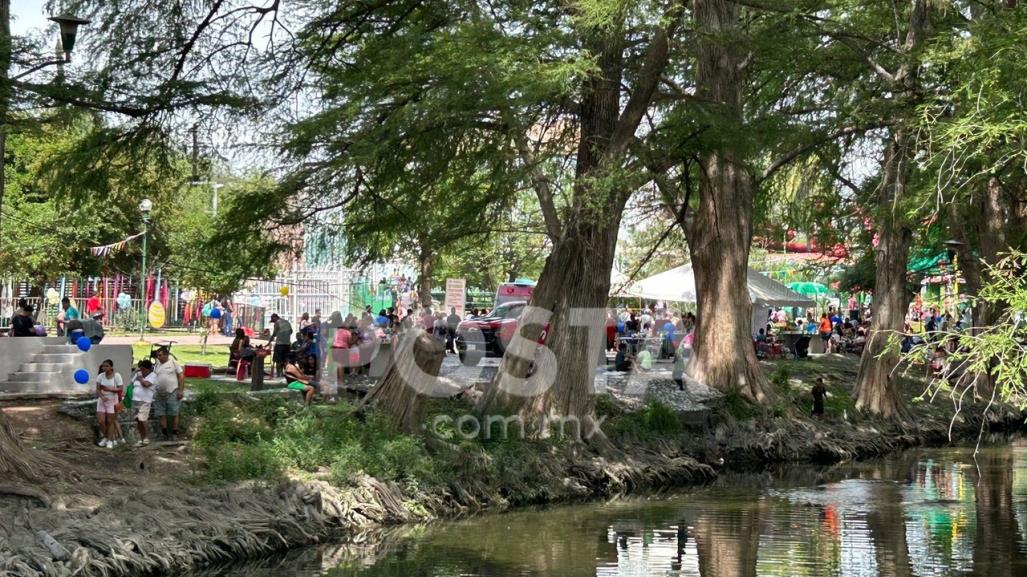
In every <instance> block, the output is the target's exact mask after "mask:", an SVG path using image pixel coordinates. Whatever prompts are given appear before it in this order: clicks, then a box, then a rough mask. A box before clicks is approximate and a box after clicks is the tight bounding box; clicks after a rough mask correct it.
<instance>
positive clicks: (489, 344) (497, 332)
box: [456, 301, 549, 365]
mask: <svg viewBox="0 0 1027 577" xmlns="http://www.w3.org/2000/svg"><path fill="white" fill-rule="evenodd" d="M527 304H528V303H527V302H524V301H512V302H506V303H503V304H501V305H498V306H496V308H494V309H492V312H490V313H489V314H488V316H485V317H480V318H474V319H467V320H466V321H464V322H462V323H460V324H459V325H457V328H456V350H457V353H458V354H459V355H460V362H462V363H465V364H469V365H476V364H478V361H479V360H480V359H481V357H483V356H485V357H502V356H503V353H504V352H506V347H507V346H509V344H510V341H511V340H513V336H514V333H515V332H516V331H517V324H518V323H517V320H518V317H520V316H521V312H523V311H524V307H525V306H526V305H527ZM548 330H549V326H548V325H546V327H545V330H543V331H542V335H541V336H540V337H539V343H540V344H541V343H544V342H545V339H546V333H547V332H548Z"/></svg>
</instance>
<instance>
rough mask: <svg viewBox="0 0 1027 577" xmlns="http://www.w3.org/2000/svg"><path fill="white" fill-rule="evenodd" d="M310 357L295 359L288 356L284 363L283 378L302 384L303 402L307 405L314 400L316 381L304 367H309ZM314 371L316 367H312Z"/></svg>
mask: <svg viewBox="0 0 1027 577" xmlns="http://www.w3.org/2000/svg"><path fill="white" fill-rule="evenodd" d="M309 359H310V357H306V358H304V359H296V358H295V357H292V356H290V357H289V361H288V362H287V363H285V380H287V381H290V382H293V381H295V382H297V383H299V384H301V385H303V403H304V404H305V405H309V404H310V403H311V402H313V400H314V393H315V392H317V382H315V381H314V380H313V377H311V376H310V375H309V374H307V372H306V371H304V370H303V369H304V368H307V369H309V368H310V367H309V366H307V365H308V364H309V362H308V361H309ZM314 370H315V371H316V367H314Z"/></svg>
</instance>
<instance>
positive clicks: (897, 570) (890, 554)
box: [866, 482, 913, 577]
mask: <svg viewBox="0 0 1027 577" xmlns="http://www.w3.org/2000/svg"><path fill="white" fill-rule="evenodd" d="M875 489H876V494H875V497H876V506H874V508H873V509H872V510H871V511H870V512H869V513H867V516H866V520H867V529H868V530H869V531H868V532H869V533H870V538H871V540H872V541H873V543H874V556H875V558H876V559H877V573H878V575H888V576H889V577H910V576H911V575H913V566H912V565H911V564H910V559H909V544H908V543H907V541H906V512H905V509H904V508H903V506H902V500H903V495H902V485H899V484H898V483H891V482H884V483H879V484H876V485H875Z"/></svg>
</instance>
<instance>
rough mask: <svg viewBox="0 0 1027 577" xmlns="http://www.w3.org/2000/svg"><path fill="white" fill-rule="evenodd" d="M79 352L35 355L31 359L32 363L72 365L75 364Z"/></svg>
mask: <svg viewBox="0 0 1027 577" xmlns="http://www.w3.org/2000/svg"><path fill="white" fill-rule="evenodd" d="M80 355H82V353H81V352H79V353H37V354H36V355H35V356H33V357H32V362H34V363H60V364H64V363H72V362H75V359H77V358H78V357H79V356H80Z"/></svg>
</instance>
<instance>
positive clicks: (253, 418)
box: [194, 383, 441, 485]
mask: <svg viewBox="0 0 1027 577" xmlns="http://www.w3.org/2000/svg"><path fill="white" fill-rule="evenodd" d="M220 384H221V383H214V385H213V386H214V387H216V386H217V385H220ZM197 388H198V389H200V390H199V395H200V397H199V398H198V401H200V402H198V403H196V406H197V410H196V411H195V412H194V414H195V415H196V416H197V417H198V418H197V421H198V423H197V426H196V427H195V431H196V433H195V435H194V442H195V446H196V448H197V449H198V451H199V453H200V454H201V455H202V456H203V458H204V461H205V466H204V467H203V468H202V469H201V470H200V471H199V472H198V473H197V478H196V480H198V481H201V482H215V483H218V482H232V481H241V480H245V479H258V480H267V481H270V480H275V479H279V478H283V477H284V476H286V475H287V474H292V475H300V476H304V475H307V476H309V475H317V476H319V477H321V478H326V479H327V480H329V481H331V482H334V483H338V484H343V483H345V482H347V481H349V480H351V479H352V478H353V477H354V476H355V475H357V474H359V473H361V472H363V473H366V474H369V475H373V476H375V477H377V478H379V479H382V480H387V481H401V482H410V483H416V484H420V485H425V484H433V483H437V482H439V480H440V479H441V476H440V475H439V473H438V472H437V463H436V462H435V461H434V460H433V459H432V458H431V456H430V455H429V454H428V452H427V450H426V448H425V447H424V444H423V442H422V441H421V440H420V439H417V438H415V437H410V436H406V435H396V434H394V433H392V432H391V430H390V428H389V427H388V423H387V422H386V421H385V420H384V419H383V418H381V417H380V416H377V415H370V416H368V417H367V418H366V419H364V420H361V419H359V418H357V416H356V414H355V409H354V407H353V406H352V405H350V404H346V403H340V404H338V405H324V406H314V407H303V406H301V405H298V404H297V403H295V402H291V401H288V400H285V399H281V398H268V399H262V400H260V401H253V400H249V399H243V398H242V397H238V396H233V395H219V394H218V392H217V390H216V389H214V388H212V386H211V385H201V386H200V387H197Z"/></svg>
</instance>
